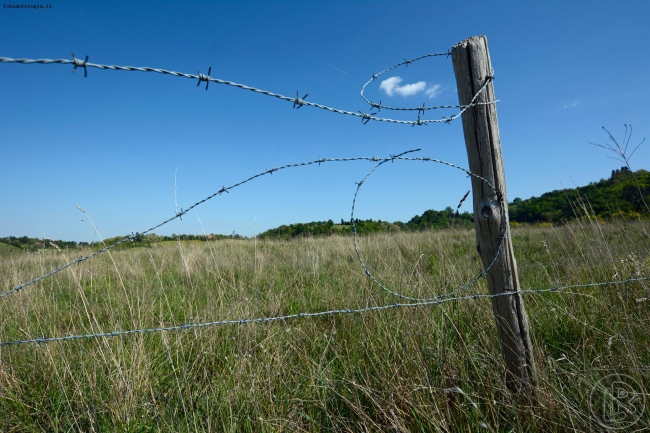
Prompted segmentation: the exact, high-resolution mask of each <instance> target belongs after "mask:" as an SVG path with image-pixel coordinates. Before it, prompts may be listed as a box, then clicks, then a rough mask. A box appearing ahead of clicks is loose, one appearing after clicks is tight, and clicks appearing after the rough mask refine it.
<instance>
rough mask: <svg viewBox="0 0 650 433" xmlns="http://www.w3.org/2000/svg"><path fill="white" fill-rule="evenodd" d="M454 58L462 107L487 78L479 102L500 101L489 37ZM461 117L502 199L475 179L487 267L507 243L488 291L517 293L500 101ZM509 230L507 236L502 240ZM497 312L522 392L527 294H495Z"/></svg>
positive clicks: (530, 373) (481, 170)
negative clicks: (500, 128)
mask: <svg viewBox="0 0 650 433" xmlns="http://www.w3.org/2000/svg"><path fill="white" fill-rule="evenodd" d="M451 57H452V61H453V65H454V74H455V75H456V85H457V87H458V98H459V101H460V104H461V105H467V104H470V103H471V101H472V98H473V97H474V96H475V95H476V93H477V92H478V91H479V90H480V89H481V87H482V86H483V85H484V84H485V83H486V80H489V81H490V82H489V83H488V84H487V86H486V88H485V89H484V90H483V91H482V92H481V94H480V95H479V96H478V98H477V99H476V100H475V102H489V101H495V100H496V97H495V95H494V86H493V83H492V77H493V71H492V64H491V62H490V55H489V52H488V46H487V38H486V37H485V36H474V37H471V38H469V39H467V40H464V41H462V42H459V43H458V44H456V45H455V46H454V47H453V48H452V50H451ZM462 120H463V132H464V135H465V145H466V147H467V157H468V159H469V170H470V171H471V172H472V173H474V174H477V175H479V176H482V177H484V178H485V179H487V180H488V181H489V182H490V183H492V185H494V186H495V187H496V189H497V190H498V191H500V193H501V197H499V196H497V194H495V191H494V190H493V189H492V188H491V187H490V186H489V185H487V184H486V183H485V182H483V181H482V180H480V179H477V178H474V177H472V190H473V198H474V225H475V228H476V249H477V251H478V253H479V255H480V256H481V260H482V262H483V266H484V267H488V266H489V265H490V263H492V261H493V260H494V257H495V255H496V254H497V251H498V248H499V244H500V242H503V245H502V246H501V252H500V254H499V256H498V258H497V260H496V262H495V263H494V265H492V267H491V268H490V270H489V271H488V272H487V274H486V279H487V285H488V289H489V291H490V293H491V294H493V295H496V294H500V293H505V292H518V291H519V277H518V275H517V262H516V260H515V255H514V252H513V249H512V241H511V239H510V236H509V233H510V231H509V229H508V223H509V221H508V202H507V196H506V181H505V173H504V169H503V158H502V154H501V139H500V137H499V124H498V122H497V110H496V105H495V104H489V105H475V106H472V107H469V108H468V109H467V110H466V111H465V112H464V113H463V114H462ZM501 206H503V207H501ZM501 209H503V211H502V210H501ZM505 230H507V231H505ZM504 233H505V234H506V235H507V236H506V237H505V238H503V239H502V236H503V234H504ZM492 310H493V312H494V318H495V320H496V327H497V331H498V334H499V341H500V344H501V352H502V354H503V357H504V359H505V364H506V383H507V385H508V387H509V388H511V389H519V390H521V389H531V388H532V387H535V386H536V385H537V373H536V369H535V360H534V358H533V347H532V344H531V341H530V331H529V328H528V316H527V315H526V309H525V308H524V302H523V298H522V297H521V295H508V296H497V297H494V298H492Z"/></svg>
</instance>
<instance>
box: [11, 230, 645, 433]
mask: <svg viewBox="0 0 650 433" xmlns="http://www.w3.org/2000/svg"><path fill="white" fill-rule="evenodd" d="M512 238H513V243H514V249H515V254H516V257H517V260H518V266H519V276H520V280H521V284H522V288H523V289H544V288H548V287H553V286H564V285H571V284H583V283H592V282H601V281H612V280H618V279H625V278H629V277H635V276H648V275H650V224H649V223H648V222H647V221H646V222H641V221H615V222H608V223H606V224H604V225H603V224H598V223H594V222H591V223H590V222H589V221H584V222H581V223H574V224H572V225H570V226H561V227H539V226H538V227H518V228H515V229H513V230H512ZM360 246H361V251H362V253H363V255H364V260H365V261H366V263H367V264H368V266H369V268H370V270H371V271H372V272H373V274H374V275H375V276H376V277H377V278H378V279H379V280H380V281H382V282H384V283H385V284H386V285H387V286H388V287H390V288H391V289H393V290H396V291H399V292H401V293H403V294H406V295H409V296H417V297H431V296H435V295H438V294H442V293H445V292H449V291H451V290H453V289H454V288H457V287H459V286H461V285H463V284H464V283H465V282H466V281H468V280H471V279H472V278H473V277H474V276H476V275H477V274H478V273H479V272H480V271H481V266H480V261H479V259H478V256H477V254H476V251H475V245H474V233H473V232H472V231H452V230H448V231H437V232H426V233H396V234H392V235H391V234H382V235H373V236H367V237H364V238H362V239H361V240H360ZM79 255H80V253H79V252H78V251H74V252H66V251H58V252H57V251H52V250H50V251H44V252H39V253H18V252H16V251H0V258H1V260H0V275H2V279H1V280H2V287H1V288H2V291H3V292H4V291H6V290H10V289H11V288H13V287H14V286H16V285H17V284H20V283H22V282H25V281H28V280H30V279H32V278H33V277H35V276H38V275H40V274H43V273H46V272H48V271H50V270H51V269H53V268H54V267H56V266H58V265H60V264H63V263H65V262H67V261H70V260H73V259H74V258H75V257H78V256H79ZM486 290H487V289H486V286H485V282H484V281H483V280H480V281H479V282H477V283H476V284H474V285H473V286H471V287H469V288H467V289H464V290H463V291H462V292H461V293H459V295H464V294H473V293H485V292H486ZM395 302H398V299H396V298H395V297H394V296H392V295H390V294H388V293H386V292H384V291H382V290H381V289H380V288H379V287H377V286H376V285H374V284H372V283H371V282H370V280H369V279H368V278H367V277H366V276H365V275H364V273H363V270H362V268H361V266H360V265H359V262H358V259H357V257H356V254H355V252H354V250H353V247H352V238H351V236H332V237H329V238H319V239H310V238H305V239H300V240H295V241H291V242H279V241H254V240H240V241H236V240H222V241H217V242H210V243H198V242H188V243H182V244H178V243H175V244H170V243H167V244H166V245H154V246H153V247H151V248H134V249H130V250H123V251H117V252H113V253H111V254H110V255H109V254H102V255H100V256H98V257H96V258H94V259H92V260H89V261H85V262H82V263H80V264H76V265H74V266H72V267H70V268H68V269H66V270H65V271H63V272H61V273H59V274H57V275H56V276H53V277H51V278H48V279H46V280H44V281H42V282H39V283H37V284H35V285H32V286H29V287H27V288H25V289H24V290H22V291H20V292H17V293H14V294H12V295H9V296H7V297H5V298H2V299H0V321H1V325H0V341H3V342H6V341H12V340H22V339H30V338H38V337H41V336H47V337H54V336H64V335H73V334H90V333H99V332H111V331H115V330H129V329H138V328H151V327H160V326H173V325H180V324H188V323H201V322H207V321H215V320H229V319H241V318H255V317H266V316H279V315H286V314H293V313H299V312H315V311H323V310H330V309H339V308H362V307H367V306H373V305H383V304H393V303H395ZM524 302H525V304H526V308H527V311H528V315H529V319H530V324H531V328H532V341H533V346H534V349H535V357H536V362H537V367H538V374H539V389H538V393H537V396H536V398H535V399H532V400H531V399H529V398H525V396H517V395H514V394H511V393H510V392H509V391H508V390H507V389H506V388H505V385H504V374H505V372H504V366H503V362H502V358H501V353H500V350H499V346H498V341H497V337H496V332H495V327H494V318H493V316H492V309H491V304H490V300H489V299H481V300H469V301H451V302H448V303H445V304H442V305H440V306H428V307H408V308H393V309H388V310H384V311H378V312H370V313H364V314H338V315H330V316H322V317H316V318H297V319H291V320H281V321H276V322H270V323H253V324H245V325H221V326H211V327H201V328H193V329H188V330H181V331H174V332H156V333H147V334H134V335H128V336H123V337H115V338H106V337H102V338H89V339H80V340H72V341H63V342H54V343H47V344H26V345H18V346H7V347H3V348H0V414H1V415H0V431H2V432H22V431H65V432H68V431H84V432H86V431H111V432H113V431H124V432H147V431H169V432H194V431H214V432H285V431H286V432H300V431H310V432H330V431H349V432H361V431H372V432H388V431H391V432H436V431H441V432H442V431H445V432H446V431H450V432H456V431H463V432H473V431H494V432H508V431H513V432H514V431H516V432H564V431H583V432H590V431H605V428H604V427H603V426H601V425H599V424H598V423H597V421H596V420H595V418H594V414H593V413H592V409H594V408H593V406H594V405H593V404H592V403H590V393H591V390H592V388H594V386H596V384H597V383H598V381H599V380H600V379H602V378H604V377H605V376H607V375H608V374H610V373H613V372H618V373H623V374H626V375H627V376H629V377H631V378H632V379H634V380H635V381H636V383H637V384H638V385H639V386H640V387H641V388H642V390H643V391H644V392H645V396H640V397H639V396H637V397H638V398H637V400H636V402H635V403H636V406H635V407H638V409H637V413H635V414H639V415H640V418H639V419H638V421H637V422H636V423H635V424H634V425H633V426H631V427H629V428H628V429H627V430H626V431H641V430H644V429H646V430H647V429H650V409H649V403H650V396H648V392H649V391H650V284H649V283H648V282H647V281H645V282H634V283H629V284H625V285H616V284H613V285H608V286H598V287H578V288H572V289H567V290H564V291H558V292H553V293H545V294H531V295H525V297H524ZM449 389H453V390H454V391H451V392H450V391H449ZM445 390H447V391H445ZM641 397H645V405H643V404H638V403H639V399H640V398H641ZM596 413H597V412H596ZM628 415H629V414H628Z"/></svg>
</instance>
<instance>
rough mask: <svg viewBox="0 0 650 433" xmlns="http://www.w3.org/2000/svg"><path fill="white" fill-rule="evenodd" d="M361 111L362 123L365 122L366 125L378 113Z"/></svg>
mask: <svg viewBox="0 0 650 433" xmlns="http://www.w3.org/2000/svg"><path fill="white" fill-rule="evenodd" d="M359 113H361V123H363V124H364V125H365V124H367V123H368V122H370V120H371V119H372V116H374V115H375V114H377V113H370V114H368V113H362V112H361V111H359Z"/></svg>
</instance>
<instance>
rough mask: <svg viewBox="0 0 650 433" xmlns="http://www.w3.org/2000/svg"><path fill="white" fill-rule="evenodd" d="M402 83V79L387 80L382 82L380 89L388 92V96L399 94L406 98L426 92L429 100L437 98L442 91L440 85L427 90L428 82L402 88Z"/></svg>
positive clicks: (406, 85) (391, 78) (405, 85)
mask: <svg viewBox="0 0 650 433" xmlns="http://www.w3.org/2000/svg"><path fill="white" fill-rule="evenodd" d="M402 81H403V80H402V78H400V77H390V78H387V79H385V80H384V81H382V82H381V84H380V85H379V89H381V90H383V91H384V92H386V94H387V95H388V96H393V95H395V94H398V95H401V96H404V97H406V96H413V95H417V94H418V93H421V92H423V91H424V93H425V95H427V96H428V97H429V98H435V97H436V96H437V95H439V94H440V92H441V91H442V86H441V85H440V84H432V85H431V86H429V88H427V83H426V81H418V82H417V83H412V84H404V85H402V86H401V85H400V83H401V82H402Z"/></svg>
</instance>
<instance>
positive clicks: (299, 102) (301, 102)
mask: <svg viewBox="0 0 650 433" xmlns="http://www.w3.org/2000/svg"><path fill="white" fill-rule="evenodd" d="M307 96H309V93H305V96H303V97H302V99H301V98H300V93H298V91H297V90H296V99H294V100H293V108H296V106H298V108H300V107H302V106H303V105H304V104H305V98H307Z"/></svg>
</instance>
